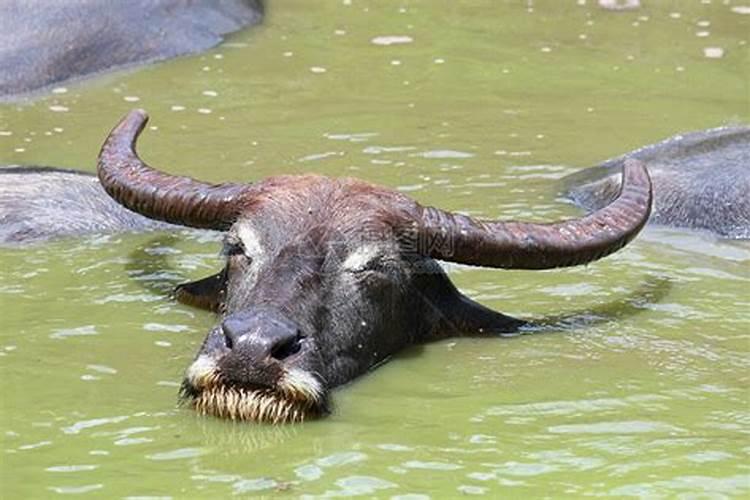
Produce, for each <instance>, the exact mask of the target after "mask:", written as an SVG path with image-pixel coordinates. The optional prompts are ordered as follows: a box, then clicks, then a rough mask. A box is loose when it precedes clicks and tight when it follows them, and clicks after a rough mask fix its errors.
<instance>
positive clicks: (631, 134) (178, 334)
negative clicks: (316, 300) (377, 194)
mask: <svg viewBox="0 0 750 500" xmlns="http://www.w3.org/2000/svg"><path fill="white" fill-rule="evenodd" d="M594 3H595V2H593V1H591V0H589V1H588V2H587V1H585V0H578V1H574V0H565V1H557V0H547V1H539V0H535V1H532V0H528V1H526V2H522V1H497V0H485V1H474V2H463V3H461V2H451V1H442V0H436V1H427V0H423V1H416V0H412V1H410V0H403V1H400V2H375V1H370V2H367V1H362V0H344V1H340V0H339V1H324V0H304V1H303V0H295V1H292V0H287V1H284V2H270V6H269V10H268V16H267V20H266V23H265V25H264V26H262V27H259V28H254V29H251V30H248V31H245V32H242V33H239V34H236V35H234V36H231V37H230V38H229V39H228V40H227V43H225V44H223V45H222V46H220V47H218V48H216V49H215V50H212V51H210V52H208V53H205V54H202V55H199V56H195V57H188V58H183V59H179V60H174V61H170V62H167V63H164V64H158V65H155V66H151V67H147V68H143V69H140V70H137V71H128V72H120V73H116V74H111V75H107V76H103V77H100V78H95V79H91V80H87V81H84V82H79V83H75V84H68V85H65V86H64V87H59V88H56V89H55V90H54V91H53V92H52V93H50V94H49V96H48V97H44V98H40V99H37V100H34V101H32V102H23V103H15V104H7V103H6V104H3V105H1V106H0V160H1V161H2V162H4V163H26V164H42V165H55V166H66V167H73V168H80V169H86V170H93V169H94V165H95V158H96V153H97V152H98V148H99V146H100V144H101V142H102V140H103V138H104V137H105V135H106V133H107V132H108V130H109V129H110V128H111V127H112V126H113V125H114V124H115V123H116V121H117V120H118V119H119V118H120V117H121V116H122V115H123V114H124V113H125V112H126V111H127V110H129V109H131V108H133V107H143V108H145V109H147V110H148V111H149V113H150V114H151V116H152V122H151V129H150V130H148V131H147V132H146V133H144V136H143V138H142V140H141V143H140V144H141V146H140V151H141V152H142V155H143V156H144V157H145V158H146V159H147V160H148V161H149V162H151V163H153V164H154V165H158V166H159V167H161V168H163V169H164V170H167V171H170V172H175V173H181V174H189V175H193V176H195V177H199V178H202V179H206V180H210V181H221V180H251V179H256V178H260V177H263V176H267V175H271V174H277V173H301V172H316V173H323V174H327V175H332V176H348V175H351V176H357V177H360V178H363V179H366V180H369V181H372V182H376V183H379V184H384V185H387V186H392V187H394V188H398V189H400V190H402V191H404V192H408V193H409V194H410V195H412V196H414V197H415V198H416V199H417V200H419V201H420V202H423V203H426V204H433V205H438V206H441V207H443V208H447V209H452V210H463V211H466V212H468V213H471V214H474V215H477V216H482V217H498V218H525V219H530V220H535V221H543V220H550V219H555V218H561V217H566V216H571V215H575V214H577V213H578V212H577V211H576V209H575V208H573V207H571V206H569V205H567V204H565V203H564V202H562V201H561V200H560V199H559V198H558V188H559V184H558V182H557V181H558V179H559V178H560V177H562V176H564V175H566V174H568V173H571V172H573V171H575V170H577V169H580V168H582V167H585V166H589V165H592V164H594V163H596V162H598V161H601V160H603V159H606V158H608V157H611V156H614V155H617V154H620V153H623V152H625V151H628V150H630V149H633V148H635V147H637V146H640V145H644V144H649V143H652V142H655V141H657V140H660V139H662V138H664V137H667V136H669V135H672V134H674V133H678V132H683V131H688V130H695V129H703V128H708V127H713V126H718V125H723V124H728V123H743V122H744V123H747V122H748V121H750V99H749V97H748V96H750V77H749V75H750V56H749V52H748V45H747V43H748V39H749V38H750V36H749V34H750V15H749V14H748V11H750V7H749V6H748V2H747V1H728V0H725V1H720V0H713V1H711V0H702V1H699V0H684V1H679V2H678V1H666V0H665V1H661V2H659V1H655V0H654V1H648V2H647V1H645V0H644V2H643V3H644V4H646V5H645V6H644V7H643V8H641V9H639V10H636V11H628V12H611V11H605V10H601V9H599V8H597V7H596V6H595V5H593V4H594ZM216 241H217V236H216V235H211V234H209V235H205V234H195V233H191V232H188V231H186V232H184V233H178V234H174V235H164V234H146V235H116V236H107V237H90V238H85V239H81V240H74V241H59V242H55V243H51V244H46V245H41V246H36V247H34V248H31V249H28V250H18V249H4V250H2V251H0V314H1V315H2V319H1V320H0V325H2V327H1V329H0V375H1V378H2V381H3V388H2V392H1V393H0V394H1V395H0V423H1V424H2V428H1V431H2V449H1V450H0V496H3V497H4V498H53V497H56V496H57V495H58V494H59V495H68V496H79V495H80V496H92V497H106V498H190V497H224V496H228V495H232V494H235V495H239V496H249V497H252V496H256V495H257V496H268V497H272V496H276V495H279V496H295V497H299V496H305V497H318V496H342V495H363V496H367V497H380V498H397V499H402V500H404V499H418V498H451V497H460V496H464V495H466V496H470V495H485V496H488V497H498V496H501V495H502V496H510V497H522V496H552V497H563V496H571V497H578V496H582V495H611V496H617V497H624V496H635V497H648V498H654V497H660V496H663V497H681V498H698V497H700V498H724V497H735V496H736V497H740V496H745V497H746V496H747V495H750V475H749V474H750V471H749V470H748V464H749V463H750V460H749V458H750V393H749V391H750V385H749V384H748V376H749V375H750V370H749V368H750V366H749V365H750V357H748V353H749V351H750V343H749V342H748V333H749V331H750V246H748V245H747V244H746V243H727V242H721V241H716V240H714V239H712V238H710V237H708V236H705V235H696V234H693V235H688V234H684V233H680V232H677V231H667V230H663V229H648V230H647V231H645V233H644V234H643V235H642V236H641V237H640V238H639V239H638V240H637V241H635V242H634V243H633V244H631V245H630V246H629V247H627V248H626V249H625V250H624V251H622V252H620V253H618V254H616V255H614V256H612V257H610V258H608V259H605V260H603V261H601V262H597V263H595V264H592V265H590V266H587V267H585V268H575V269H569V270H559V271H549V272H516V271H498V270H486V269H469V268H464V267H451V269H450V272H451V275H452V277H453V278H454V280H455V282H456V283H457V284H458V285H459V286H460V287H461V288H462V290H464V291H465V292H466V293H468V294H469V295H471V296H472V297H474V298H476V299H477V300H479V301H481V302H483V303H485V304H487V305H489V306H491V307H493V308H495V309H498V310H502V311H503V312H506V313H508V314H513V315H516V316H521V317H524V318H536V319H541V318H547V317H554V316H569V317H572V318H573V319H574V321H570V322H568V324H567V326H560V327H559V328H556V329H555V328H550V329H548V330H546V331H545V332H544V333H543V334H541V333H540V334H531V335H525V336H521V337H516V338H512V339H454V340H450V341H445V342H439V343H435V344H431V345H427V346H423V347H418V348H413V349H411V350H409V351H407V352H404V353H403V354H401V355H399V356H397V357H395V359H392V360H391V361H390V362H389V363H388V364H386V365H384V366H382V367H380V368H379V369H377V370H376V371H374V372H373V373H371V374H369V375H367V376H365V377H363V378H361V379H359V380H357V381H356V382H354V383H352V384H350V385H349V386H347V387H344V388H342V389H339V390H337V391H336V392H335V394H334V401H335V411H334V413H333V415H331V417H330V418H327V419H325V420H323V421H317V422H310V423H305V424H302V425H296V426H288V427H280V428H272V427H267V426H257V425H247V424H232V423H229V422H224V421H219V420H215V419H210V418H200V417H197V416H196V415H195V414H194V413H192V412H191V411H189V410H187V409H183V408H180V407H178V406H177V404H176V399H177V398H176V394H177V385H178V383H179V381H180V379H181V374H182V372H183V370H184V369H185V368H186V367H187V365H188V364H189V362H190V361H191V359H192V357H193V355H194V353H195V352H196V350H197V348H198V346H199V344H200V342H201V340H202V339H203V336H204V334H205V332H206V331H207V329H208V328H209V327H210V326H211V325H212V323H213V321H214V319H213V317H212V315H211V314H209V313H206V312H202V311H197V310H194V309H190V308H188V307H186V306H183V305H180V304H177V303H175V302H174V301H173V300H172V299H170V298H169V291H170V289H171V287H172V286H174V285H175V284H176V283H179V282H181V281H185V280H188V279H194V278H199V277H202V276H204V275H207V274H209V273H212V272H213V271H214V270H216V269H218V266H219V256H218V255H217V254H218V245H217V243H216ZM592 318H598V319H599V320H601V321H584V320H585V319H588V320H591V319H592Z"/></svg>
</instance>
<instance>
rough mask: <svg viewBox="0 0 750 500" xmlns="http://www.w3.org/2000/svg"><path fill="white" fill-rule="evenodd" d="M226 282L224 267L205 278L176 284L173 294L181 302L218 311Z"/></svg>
mask: <svg viewBox="0 0 750 500" xmlns="http://www.w3.org/2000/svg"><path fill="white" fill-rule="evenodd" d="M226 283H227V273H226V269H223V270H222V271H221V272H219V273H216V274H214V275H211V276H208V277H206V278H203V279H200V280H197V281H191V282H189V283H183V284H181V285H177V287H176V288H175V290H174V296H175V298H176V299H177V300H178V301H180V302H182V303H183V304H187V305H189V306H193V307H199V308H201V309H208V310H209V311H213V312H218V310H219V308H220V307H221V304H222V301H223V298H224V290H225V289H226Z"/></svg>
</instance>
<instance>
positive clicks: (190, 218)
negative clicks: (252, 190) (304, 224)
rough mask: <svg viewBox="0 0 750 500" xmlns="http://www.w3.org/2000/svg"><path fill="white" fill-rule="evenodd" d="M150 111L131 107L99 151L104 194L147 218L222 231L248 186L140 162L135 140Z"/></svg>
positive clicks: (99, 166) (245, 193) (231, 221)
mask: <svg viewBox="0 0 750 500" xmlns="http://www.w3.org/2000/svg"><path fill="white" fill-rule="evenodd" d="M146 122H148V115H147V114H146V112H145V111H143V110H141V109H135V110H133V111H131V112H130V113H128V114H127V116H125V118H123V119H122V120H121V121H120V123H119V124H118V125H117V126H116V127H115V128H114V129H113V130H112V132H110V134H109V136H108V137H107V140H106V141H105V142H104V145H103V146H102V149H101V151H100V152H99V161H98V167H97V172H98V174H99V181H100V182H101V184H102V186H103V187H104V189H105V190H106V191H107V193H108V194H109V195H110V196H111V197H112V198H114V199H115V200H116V201H117V202H119V203H120V204H122V205H124V206H125V207H127V208H129V209H130V210H133V211H134V212H137V213H139V214H141V215H145V216H146V217H149V218H151V219H157V220H162V221H166V222H170V223H173V224H181V225H183V226H191V227H198V228H204V229H218V230H225V229H227V228H228V227H229V226H231V224H232V223H233V222H234V220H235V218H236V217H237V211H238V208H239V205H241V203H239V201H240V200H241V199H242V198H244V197H246V195H247V194H248V191H249V186H248V185H246V184H229V183H227V184H216V185H211V184H206V183H203V182H200V181H196V180H194V179H191V178H189V177H179V176H174V175H169V174H166V173H164V172H160V171H158V170H155V169H153V168H151V167H149V166H148V165H147V164H146V163H144V162H143V161H142V160H141V159H140V158H139V157H138V154H137V153H136V151H135V143H136V140H137V139H138V136H139V135H140V133H141V131H142V130H143V128H144V127H145V126H146Z"/></svg>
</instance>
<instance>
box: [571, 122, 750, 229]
mask: <svg viewBox="0 0 750 500" xmlns="http://www.w3.org/2000/svg"><path fill="white" fill-rule="evenodd" d="M630 158H634V159H638V160H640V161H643V162H645V163H646V165H647V166H648V169H649V173H650V174H651V179H652V181H653V184H654V207H653V213H652V215H651V222H652V223H655V224H660V225H665V226H673V227H682V228H688V229H697V230H705V231H710V232H713V233H715V234H717V235H718V236H721V237H725V238H733V239H746V238H750V196H748V193H750V127H722V128H717V129H711V130H706V131H701V132H693V133H690V134H684V135H677V136H674V137H671V138H669V139H667V140H665V141H662V142H659V143H657V144H652V145H650V146H646V147H643V148H640V149H637V150H635V151H633V152H631V153H628V154H625V155H623V156H620V157H617V158H613V159H611V160H608V161H606V162H604V163H602V164H601V165H599V166H596V167H592V168H589V169H586V170H583V171H581V172H578V173H576V174H573V175H571V176H569V177H568V178H567V179H565V195H566V196H567V197H568V198H569V199H571V200H572V201H573V202H574V203H575V204H577V205H578V206H580V207H583V208H584V209H586V210H589V211H593V210H598V209H600V208H602V207H603V206H606V205H607V204H608V203H610V202H611V201H612V200H613V199H614V198H615V197H616V196H617V193H618V191H619V187H620V175H619V172H620V169H621V168H622V165H623V164H624V163H625V161H626V160H627V159H630Z"/></svg>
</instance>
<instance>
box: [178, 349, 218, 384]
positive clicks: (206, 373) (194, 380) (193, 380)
mask: <svg viewBox="0 0 750 500" xmlns="http://www.w3.org/2000/svg"><path fill="white" fill-rule="evenodd" d="M217 369H218V367H217V366H216V361H214V360H213V358H210V357H208V356H206V355H205V354H201V355H200V356H198V358H197V359H196V360H195V361H193V364H191V365H190V367H189V368H188V369H187V372H186V373H185V378H186V379H187V380H188V382H190V384H191V385H192V386H193V387H196V388H199V389H200V388H203V387H205V386H206V385H207V382H208V381H209V379H211V378H212V376H214V374H215V373H216V371H217Z"/></svg>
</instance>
